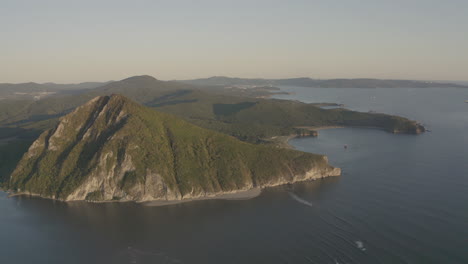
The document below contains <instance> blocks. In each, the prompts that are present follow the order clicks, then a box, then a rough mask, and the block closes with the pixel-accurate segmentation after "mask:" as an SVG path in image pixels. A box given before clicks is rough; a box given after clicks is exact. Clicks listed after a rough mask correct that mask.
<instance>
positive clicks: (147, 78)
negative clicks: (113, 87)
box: [122, 75, 158, 82]
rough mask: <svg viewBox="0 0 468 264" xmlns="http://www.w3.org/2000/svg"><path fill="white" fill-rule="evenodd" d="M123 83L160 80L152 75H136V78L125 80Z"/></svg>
mask: <svg viewBox="0 0 468 264" xmlns="http://www.w3.org/2000/svg"><path fill="white" fill-rule="evenodd" d="M122 81H123V82H141V81H158V79H156V78H154V77H153V76H150V75H136V76H132V77H128V78H125V79H123V80H122Z"/></svg>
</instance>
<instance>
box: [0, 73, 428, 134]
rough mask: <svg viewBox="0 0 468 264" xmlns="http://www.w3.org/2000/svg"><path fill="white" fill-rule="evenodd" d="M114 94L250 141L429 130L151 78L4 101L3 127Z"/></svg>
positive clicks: (32, 124) (397, 120) (32, 123)
mask: <svg viewBox="0 0 468 264" xmlns="http://www.w3.org/2000/svg"><path fill="white" fill-rule="evenodd" d="M113 93H119V94H123V95H125V96H127V97H129V98H131V99H133V100H135V101H137V102H139V103H142V104H144V105H146V106H149V107H152V108H154V109H156V110H158V111H162V112H166V113H171V114H174V115H177V116H179V117H182V118H184V119H185V120H186V121H189V122H191V123H194V124H196V125H198V126H202V127H205V128H209V129H213V130H216V131H219V132H223V133H226V134H229V135H233V136H236V137H238V138H239V139H242V140H247V141H250V142H257V141H258V140H259V139H261V138H264V137H269V136H276V135H289V134H294V133H296V132H297V128H296V127H301V126H320V125H341V126H372V127H378V128H382V129H385V130H387V131H390V132H401V133H418V132H422V131H423V130H424V129H423V128H422V127H421V126H420V125H418V124H417V123H416V122H413V121H411V120H408V119H406V118H402V117H397V116H391V115H384V114H374V113H359V112H355V111H350V110H344V109H341V110H326V109H321V108H319V107H316V106H314V105H312V104H305V103H301V102H297V101H285V100H270V99H258V98H248V97H240V96H231V95H226V94H223V93H220V92H216V93H214V92H212V91H211V90H210V89H196V88H195V87H193V86H190V85H187V84H182V83H177V82H164V81H159V80H156V79H155V78H153V77H150V76H135V77H131V78H127V79H124V80H122V81H119V82H112V83H109V84H107V85H105V86H102V87H99V88H97V89H93V90H91V91H88V92H87V93H83V94H80V95H73V96H54V97H49V98H46V99H44V100H40V101H35V102H27V103H24V102H21V103H14V102H9V104H8V105H7V104H5V106H3V105H0V125H3V126H9V127H11V126H13V127H21V128H24V127H25V126H28V127H29V128H36V129H37V130H41V129H43V127H44V125H45V124H46V123H45V121H46V120H53V119H56V118H57V117H59V116H62V115H64V114H66V113H68V112H70V111H72V110H73V109H74V108H75V107H77V106H78V105H81V104H83V103H85V102H86V101H88V100H90V99H91V98H94V97H95V96H99V95H110V94H113ZM39 121H40V122H42V123H39ZM39 124H41V125H42V126H41V127H40V128H39V127H37V126H38V125H39ZM49 124H51V123H49Z"/></svg>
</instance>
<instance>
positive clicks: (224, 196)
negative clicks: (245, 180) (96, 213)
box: [0, 187, 263, 206]
mask: <svg viewBox="0 0 468 264" xmlns="http://www.w3.org/2000/svg"><path fill="white" fill-rule="evenodd" d="M262 189H263V188H260V187H256V188H252V189H248V190H240V191H232V192H226V193H220V194H215V195H210V196H200V197H195V198H186V199H181V200H150V201H132V200H121V201H117V200H116V201H87V200H75V201H73V200H72V201H65V200H61V199H54V198H50V197H44V196H41V195H39V194H35V193H26V192H19V193H12V192H11V191H6V190H2V189H0V191H1V192H4V193H6V194H7V198H13V197H23V196H26V197H29V198H39V199H47V200H53V201H60V202H65V203H74V202H86V203H129V202H133V203H136V204H141V205H143V206H165V205H173V204H181V203H187V202H193V201H203V200H229V201H236V200H239V201H240V200H250V199H252V198H255V197H257V196H259V195H260V194H261V193H262Z"/></svg>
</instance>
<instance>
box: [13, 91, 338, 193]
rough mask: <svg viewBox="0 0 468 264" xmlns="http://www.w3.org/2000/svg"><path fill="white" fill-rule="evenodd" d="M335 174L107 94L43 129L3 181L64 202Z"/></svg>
mask: <svg viewBox="0 0 468 264" xmlns="http://www.w3.org/2000/svg"><path fill="white" fill-rule="evenodd" d="M339 174H340V170H339V169H337V168H333V167H331V166H330V165H328V162H327V159H326V157H325V156H321V155H315V154H310V153H304V152H299V151H295V150H288V149H279V148H276V147H271V146H264V145H253V144H248V143H245V142H241V141H239V140H237V139H235V138H233V137H230V136H228V135H224V134H220V133H217V132H214V131H211V130H207V129H203V128H200V127H197V126H195V125H192V124H190V123H188V122H186V121H184V120H181V119H179V118H177V117H175V116H172V115H169V114H165V113H161V112H156V111H154V110H152V109H149V108H146V107H144V106H141V105H139V104H137V103H135V102H133V101H131V100H130V99H128V98H126V97H124V96H121V95H112V96H99V97H96V98H94V99H92V100H91V101H89V102H88V103H86V104H84V105H82V106H80V107H78V108H77V109H75V110H74V111H73V112H71V113H70V114H68V115H66V116H64V117H62V118H61V119H60V122H59V123H58V124H57V125H56V126H55V128H53V129H50V130H48V131H46V132H44V133H43V134H42V135H41V136H40V137H39V138H38V139H37V140H36V141H35V142H34V143H33V144H32V145H31V147H30V148H29V150H28V152H27V153H26V154H25V155H24V156H23V158H22V160H21V161H20V162H19V163H18V166H17V168H16V169H15V171H14V172H13V174H12V176H11V179H10V183H9V185H10V186H9V187H10V189H12V190H14V191H16V192H19V193H28V194H34V195H39V196H42V197H48V198H54V199H61V200H66V201H71V200H93V201H108V200H122V201H129V200H132V201H150V200H168V201H170V200H181V199H191V198H200V197H206V196H215V195H219V194H223V193H230V192H237V191H241V190H248V189H251V188H255V187H265V186H274V185H279V184H285V183H292V182H296V181H303V180H308V179H316V178H322V177H326V176H335V175H339Z"/></svg>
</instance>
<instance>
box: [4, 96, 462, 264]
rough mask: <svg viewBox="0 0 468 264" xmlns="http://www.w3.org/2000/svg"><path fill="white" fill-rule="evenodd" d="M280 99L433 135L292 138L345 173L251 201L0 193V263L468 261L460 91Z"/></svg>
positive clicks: (341, 133)
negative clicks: (412, 123) (152, 201)
mask: <svg viewBox="0 0 468 264" xmlns="http://www.w3.org/2000/svg"><path fill="white" fill-rule="evenodd" d="M282 90H284V91H288V92H291V93H292V94H290V95H278V96H276V97H277V98H281V99H294V100H301V101H304V102H334V103H342V104H345V106H346V107H347V108H350V109H354V110H360V111H376V112H383V113H389V114H397V115H402V116H406V117H408V118H411V119H414V120H418V121H420V122H422V123H424V124H425V126H426V127H427V128H429V129H430V130H431V132H428V133H425V134H422V135H393V134H390V133H387V132H384V131H380V130H374V129H355V128H342V129H330V130H322V131H320V132H319V137H318V138H299V139H293V140H291V141H290V143H291V144H292V145H293V146H294V147H295V148H296V149H298V150H302V151H308V152H313V153H322V154H326V155H328V157H329V160H330V163H331V164H332V165H335V166H338V167H341V168H342V169H343V175H342V176H341V177H333V178H327V179H323V180H318V181H315V182H307V183H301V184H295V185H292V186H280V187H276V188H270V189H267V190H266V191H264V192H263V193H262V194H261V195H260V196H258V197H256V198H254V199H251V200H236V201H226V200H207V201H197V202H191V203H183V204H177V205H170V206H164V207H146V206H142V205H138V204H133V203H107V204H93V203H84V202H75V203H62V202H56V201H55V202H54V201H51V200H44V199H37V198H25V197H16V198H7V195H6V194H5V193H2V192H0V263H5V264H10V263H40V264H42V263H44V264H45V263H47V264H52V263H216V264H219V263H268V264H270V263H333V264H336V263H372V264H375V263H468V104H467V103H465V102H464V101H465V100H468V89H446V88H428V89H426V88H425V89H407V88H398V89H330V88H316V89H312V88H298V87H282ZM345 144H346V145H348V148H347V149H344V147H343V146H344V145H345Z"/></svg>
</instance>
